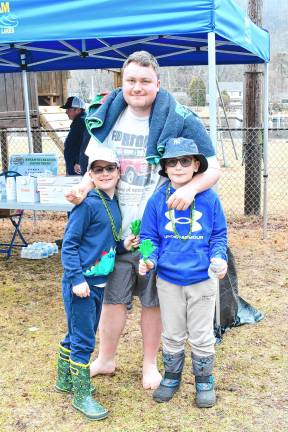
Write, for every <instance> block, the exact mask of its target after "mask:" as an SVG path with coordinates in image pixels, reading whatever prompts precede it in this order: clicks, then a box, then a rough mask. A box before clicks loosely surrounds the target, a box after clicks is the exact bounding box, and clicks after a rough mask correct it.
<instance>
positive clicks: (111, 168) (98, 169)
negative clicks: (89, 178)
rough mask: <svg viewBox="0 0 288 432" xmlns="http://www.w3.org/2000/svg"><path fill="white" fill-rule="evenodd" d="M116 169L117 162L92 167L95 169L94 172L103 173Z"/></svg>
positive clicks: (92, 169)
mask: <svg viewBox="0 0 288 432" xmlns="http://www.w3.org/2000/svg"><path fill="white" fill-rule="evenodd" d="M116 169H117V164H113V165H112V164H111V165H106V166H104V167H100V166H95V167H93V168H91V171H93V173H94V174H102V173H103V172H104V171H106V172H107V173H109V174H111V173H113V172H114V171H115V170H116Z"/></svg>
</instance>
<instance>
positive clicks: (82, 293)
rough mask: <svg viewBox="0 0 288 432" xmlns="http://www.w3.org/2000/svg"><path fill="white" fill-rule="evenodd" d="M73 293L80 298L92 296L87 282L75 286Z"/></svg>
mask: <svg viewBox="0 0 288 432" xmlns="http://www.w3.org/2000/svg"><path fill="white" fill-rule="evenodd" d="M72 291H73V293H74V294H75V295H76V296H78V297H89V296H90V288H89V285H88V283H87V282H82V283H81V284H78V285H75V286H73V288H72Z"/></svg>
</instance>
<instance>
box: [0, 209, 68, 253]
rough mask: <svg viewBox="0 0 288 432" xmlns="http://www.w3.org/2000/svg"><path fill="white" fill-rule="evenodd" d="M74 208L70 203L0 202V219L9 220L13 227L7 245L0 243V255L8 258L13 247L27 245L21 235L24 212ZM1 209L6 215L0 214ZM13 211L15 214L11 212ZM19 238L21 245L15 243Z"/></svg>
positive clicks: (56, 210)
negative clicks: (5, 211)
mask: <svg viewBox="0 0 288 432" xmlns="http://www.w3.org/2000/svg"><path fill="white" fill-rule="evenodd" d="M73 207H74V205H73V204H70V203H68V202H67V203H63V204H57V203H49V204H48V203H45V204H44V203H23V202H19V201H0V219H9V220H10V222H11V224H12V225H13V228H14V230H13V233H12V236H11V239H10V241H9V243H0V254H6V256H7V258H9V257H10V255H11V253H12V249H13V248H14V247H25V246H27V245H28V243H27V241H26V240H25V238H24V236H23V234H22V233H21V222H22V219H23V215H24V211H25V210H31V211H37V210H40V211H55V212H69V211H71V210H72V208H73ZM1 209H3V210H7V213H4V212H1ZM13 210H15V212H14V211H13ZM17 237H19V239H20V240H21V243H16V239H17Z"/></svg>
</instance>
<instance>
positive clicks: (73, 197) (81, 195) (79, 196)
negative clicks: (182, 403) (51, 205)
mask: <svg viewBox="0 0 288 432" xmlns="http://www.w3.org/2000/svg"><path fill="white" fill-rule="evenodd" d="M92 189H94V183H93V182H92V181H91V178H90V176H89V174H88V172H86V173H85V174H84V176H83V178H82V180H81V183H79V185H77V186H74V187H73V188H72V189H71V190H70V191H68V192H67V193H66V194H65V198H66V199H67V201H69V202H71V203H72V204H75V205H78V204H80V203H81V202H82V201H83V200H84V199H85V198H86V196H87V194H88V192H90V190H92Z"/></svg>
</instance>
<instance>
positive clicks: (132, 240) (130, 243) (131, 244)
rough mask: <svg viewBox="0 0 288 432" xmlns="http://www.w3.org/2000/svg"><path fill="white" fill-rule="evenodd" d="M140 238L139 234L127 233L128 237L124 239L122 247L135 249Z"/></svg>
mask: <svg viewBox="0 0 288 432" xmlns="http://www.w3.org/2000/svg"><path fill="white" fill-rule="evenodd" d="M139 242H140V238H139V236H135V235H134V234H130V235H128V237H127V238H126V239H125V240H124V247H125V249H126V250H128V251H130V250H131V249H132V250H133V249H136V248H137V247H138V246H139Z"/></svg>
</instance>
